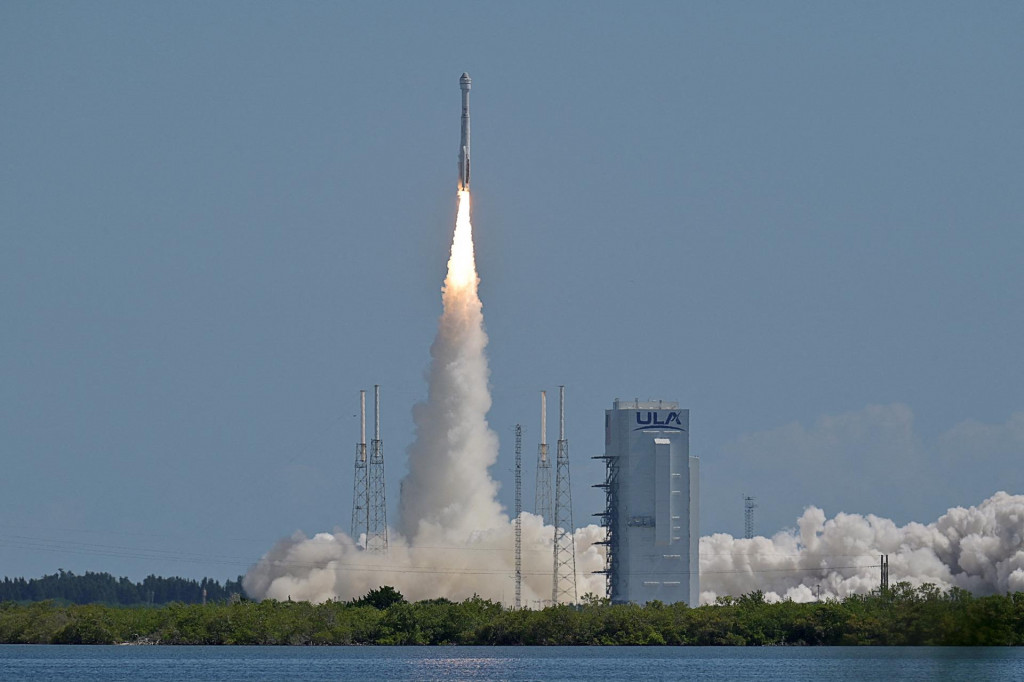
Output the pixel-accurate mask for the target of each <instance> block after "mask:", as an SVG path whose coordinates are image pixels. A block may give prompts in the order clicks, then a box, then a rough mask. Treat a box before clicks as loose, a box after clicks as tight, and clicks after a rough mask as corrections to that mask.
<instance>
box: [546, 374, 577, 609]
mask: <svg viewBox="0 0 1024 682" xmlns="http://www.w3.org/2000/svg"><path fill="white" fill-rule="evenodd" d="M554 525H555V547H554V579H553V581H552V587H551V603H552V604H558V603H559V602H568V603H570V604H575V603H576V602H577V600H578V598H579V595H578V594H577V592H576V539H575V537H574V535H573V530H574V526H573V522H572V486H571V485H570V483H569V440H568V439H567V438H566V437H565V386H559V387H558V455H557V459H556V461H555V519H554Z"/></svg>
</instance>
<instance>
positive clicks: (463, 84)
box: [459, 73, 473, 190]
mask: <svg viewBox="0 0 1024 682" xmlns="http://www.w3.org/2000/svg"><path fill="white" fill-rule="evenodd" d="M472 83H473V81H472V80H471V79H470V77H469V74H468V73H464V74H462V78H460V79H459V87H460V88H461V89H462V136H461V139H460V141H459V189H460V190H469V88H470V87H471V85H472Z"/></svg>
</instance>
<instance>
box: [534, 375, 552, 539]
mask: <svg viewBox="0 0 1024 682" xmlns="http://www.w3.org/2000/svg"><path fill="white" fill-rule="evenodd" d="M534 496H535V497H534V505H533V513H534V514H536V515H537V516H539V517H541V520H542V521H544V522H545V523H551V522H552V517H551V459H550V458H549V457H548V392H547V391H541V392H540V445H538V446H537V484H536V487H535V488H534Z"/></svg>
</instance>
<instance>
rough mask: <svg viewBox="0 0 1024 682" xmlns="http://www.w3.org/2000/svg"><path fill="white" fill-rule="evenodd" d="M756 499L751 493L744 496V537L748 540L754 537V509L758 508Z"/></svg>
mask: <svg viewBox="0 0 1024 682" xmlns="http://www.w3.org/2000/svg"><path fill="white" fill-rule="evenodd" d="M754 499H755V498H753V497H750V496H749V495H744V496H743V537H745V538H746V539H747V540H750V539H751V538H752V537H754V510H755V509H757V505H756V504H754Z"/></svg>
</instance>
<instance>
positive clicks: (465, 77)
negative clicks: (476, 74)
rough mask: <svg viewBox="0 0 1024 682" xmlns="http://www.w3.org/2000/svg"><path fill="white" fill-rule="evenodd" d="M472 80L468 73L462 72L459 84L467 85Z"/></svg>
mask: <svg viewBox="0 0 1024 682" xmlns="http://www.w3.org/2000/svg"><path fill="white" fill-rule="evenodd" d="M472 82H473V81H472V79H470V77H469V74H468V73H464V74H462V78H460V79H459V85H462V86H467V85H469V84H470V83H472Z"/></svg>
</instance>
